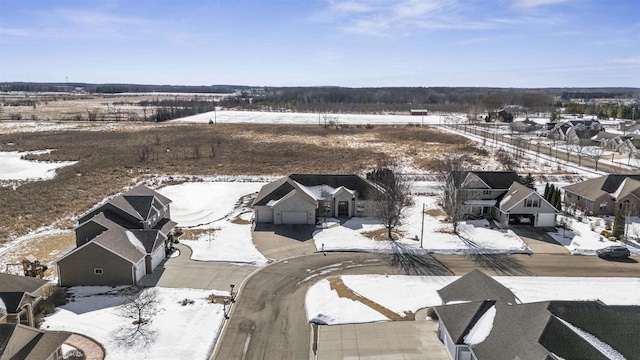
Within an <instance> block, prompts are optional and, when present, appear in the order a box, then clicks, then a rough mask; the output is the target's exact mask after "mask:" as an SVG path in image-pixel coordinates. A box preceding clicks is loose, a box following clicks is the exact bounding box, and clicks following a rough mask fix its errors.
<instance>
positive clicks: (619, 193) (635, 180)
mask: <svg viewBox="0 0 640 360" xmlns="http://www.w3.org/2000/svg"><path fill="white" fill-rule="evenodd" d="M563 189H564V203H565V204H566V205H567V206H569V207H573V208H575V209H578V210H581V211H584V212H586V213H588V214H591V215H614V214H615V212H616V211H617V210H622V211H623V213H625V214H627V215H635V214H638V210H639V209H640V175H637V174H627V175H625V174H610V175H604V176H600V177H597V178H594V179H589V180H586V181H582V182H579V183H577V184H571V185H567V186H565V187H564V188H563Z"/></svg>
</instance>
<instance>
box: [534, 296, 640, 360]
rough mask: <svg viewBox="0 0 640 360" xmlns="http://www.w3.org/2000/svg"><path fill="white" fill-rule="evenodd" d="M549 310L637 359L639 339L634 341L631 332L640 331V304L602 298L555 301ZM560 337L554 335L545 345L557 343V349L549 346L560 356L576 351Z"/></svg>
mask: <svg viewBox="0 0 640 360" xmlns="http://www.w3.org/2000/svg"><path fill="white" fill-rule="evenodd" d="M548 310H549V312H550V313H552V314H553V315H555V316H557V317H558V318H561V319H562V320H564V321H566V322H568V323H569V324H571V325H573V326H575V327H577V328H579V329H581V330H583V331H585V332H587V333H589V334H591V335H593V336H595V337H596V338H598V339H599V340H601V341H603V342H604V343H606V344H609V345H610V346H611V347H613V348H614V349H615V350H616V351H618V352H619V353H620V354H622V355H623V356H625V357H626V358H627V359H633V358H637V356H638V354H639V351H638V350H639V349H640V347H639V345H638V343H637V341H630V339H629V334H639V333H640V306H608V305H605V304H603V303H602V302H599V301H552V302H551V303H550V304H549V307H548ZM550 331H551V330H550ZM554 340H555V342H554ZM557 340H558V337H557V336H554V334H551V335H550V336H548V337H546V338H545V342H543V345H545V346H547V348H549V346H552V344H553V347H554V349H551V348H549V349H550V350H552V351H553V352H554V353H556V354H558V355H561V354H569V353H571V351H573V350H572V349H571V348H570V347H569V346H568V345H567V344H564V343H562V342H557ZM585 358H587V357H585Z"/></svg>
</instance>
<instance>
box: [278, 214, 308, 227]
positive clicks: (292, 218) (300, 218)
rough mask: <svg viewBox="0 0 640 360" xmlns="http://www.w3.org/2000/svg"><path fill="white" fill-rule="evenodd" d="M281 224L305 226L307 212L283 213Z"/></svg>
mask: <svg viewBox="0 0 640 360" xmlns="http://www.w3.org/2000/svg"><path fill="white" fill-rule="evenodd" d="M282 223H283V224H306V223H307V212H306V211H283V212H282Z"/></svg>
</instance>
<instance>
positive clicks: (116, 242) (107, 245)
mask: <svg viewBox="0 0 640 360" xmlns="http://www.w3.org/2000/svg"><path fill="white" fill-rule="evenodd" d="M86 246H100V247H102V248H103V249H105V250H107V251H110V252H112V253H114V254H116V255H118V256H120V257H121V258H123V259H125V260H126V261H128V262H130V263H131V264H137V263H138V262H140V260H142V258H144V257H145V256H146V255H147V254H146V253H144V252H143V251H141V250H140V249H138V247H136V246H135V245H133V244H132V243H131V241H129V238H128V237H127V234H126V231H125V230H124V229H122V228H120V227H115V228H111V229H108V230H107V231H105V232H103V233H101V234H100V235H98V236H96V237H95V238H93V239H92V240H91V241H88V242H86V243H85V244H83V245H82V246H80V247H77V248H75V249H73V250H72V251H70V252H68V253H66V254H65V255H63V256H62V257H60V258H58V259H57V260H56V262H60V261H61V260H63V259H65V258H67V257H69V256H71V255H72V254H75V253H76V252H78V251H81V249H84V248H85V247H86Z"/></svg>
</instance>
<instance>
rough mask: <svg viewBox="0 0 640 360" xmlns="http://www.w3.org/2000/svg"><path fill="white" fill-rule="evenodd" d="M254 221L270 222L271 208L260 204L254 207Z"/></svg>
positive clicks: (271, 219) (271, 220)
mask: <svg viewBox="0 0 640 360" xmlns="http://www.w3.org/2000/svg"><path fill="white" fill-rule="evenodd" d="M256 222H259V223H272V222H273V209H272V208H269V207H266V206H261V207H259V208H257V209H256Z"/></svg>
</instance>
